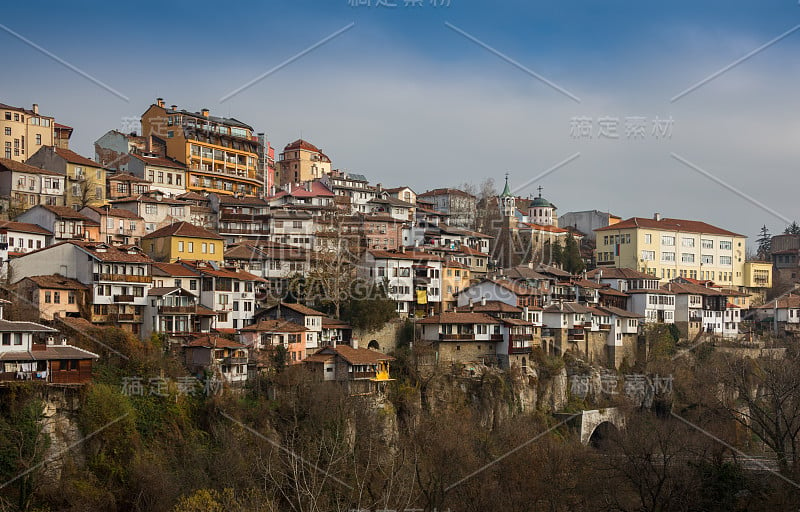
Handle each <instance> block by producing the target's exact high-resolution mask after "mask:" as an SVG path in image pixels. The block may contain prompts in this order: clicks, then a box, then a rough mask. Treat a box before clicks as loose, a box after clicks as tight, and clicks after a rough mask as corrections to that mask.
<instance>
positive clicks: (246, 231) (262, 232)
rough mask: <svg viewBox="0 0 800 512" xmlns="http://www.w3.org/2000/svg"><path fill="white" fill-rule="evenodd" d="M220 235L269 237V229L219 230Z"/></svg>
mask: <svg viewBox="0 0 800 512" xmlns="http://www.w3.org/2000/svg"><path fill="white" fill-rule="evenodd" d="M219 233H220V234H226V235H269V234H270V232H269V229H254V228H219Z"/></svg>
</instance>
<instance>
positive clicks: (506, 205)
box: [499, 173, 517, 218]
mask: <svg viewBox="0 0 800 512" xmlns="http://www.w3.org/2000/svg"><path fill="white" fill-rule="evenodd" d="M516 202H517V199H516V198H515V197H514V194H512V193H511V188H510V187H509V186H508V173H506V187H505V188H504V189H503V193H502V194H500V201H499V205H500V213H502V215H503V217H505V218H508V217H516V211H517V205H516Z"/></svg>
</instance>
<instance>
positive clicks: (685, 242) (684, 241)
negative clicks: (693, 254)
mask: <svg viewBox="0 0 800 512" xmlns="http://www.w3.org/2000/svg"><path fill="white" fill-rule="evenodd" d="M681 245H682V246H684V247H694V238H681Z"/></svg>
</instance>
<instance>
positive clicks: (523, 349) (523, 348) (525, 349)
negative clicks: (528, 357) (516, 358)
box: [508, 344, 533, 354]
mask: <svg viewBox="0 0 800 512" xmlns="http://www.w3.org/2000/svg"><path fill="white" fill-rule="evenodd" d="M532 351H533V349H532V348H531V346H530V345H523V344H515V345H513V346H511V347H509V348H508V353H509V354H530V353H531V352H532Z"/></svg>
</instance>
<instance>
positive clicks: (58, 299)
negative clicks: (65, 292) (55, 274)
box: [53, 292, 61, 304]
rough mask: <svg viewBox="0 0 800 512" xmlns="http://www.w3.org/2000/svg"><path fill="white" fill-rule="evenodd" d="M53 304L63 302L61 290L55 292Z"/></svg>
mask: <svg viewBox="0 0 800 512" xmlns="http://www.w3.org/2000/svg"><path fill="white" fill-rule="evenodd" d="M53 304H61V292H53Z"/></svg>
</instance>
